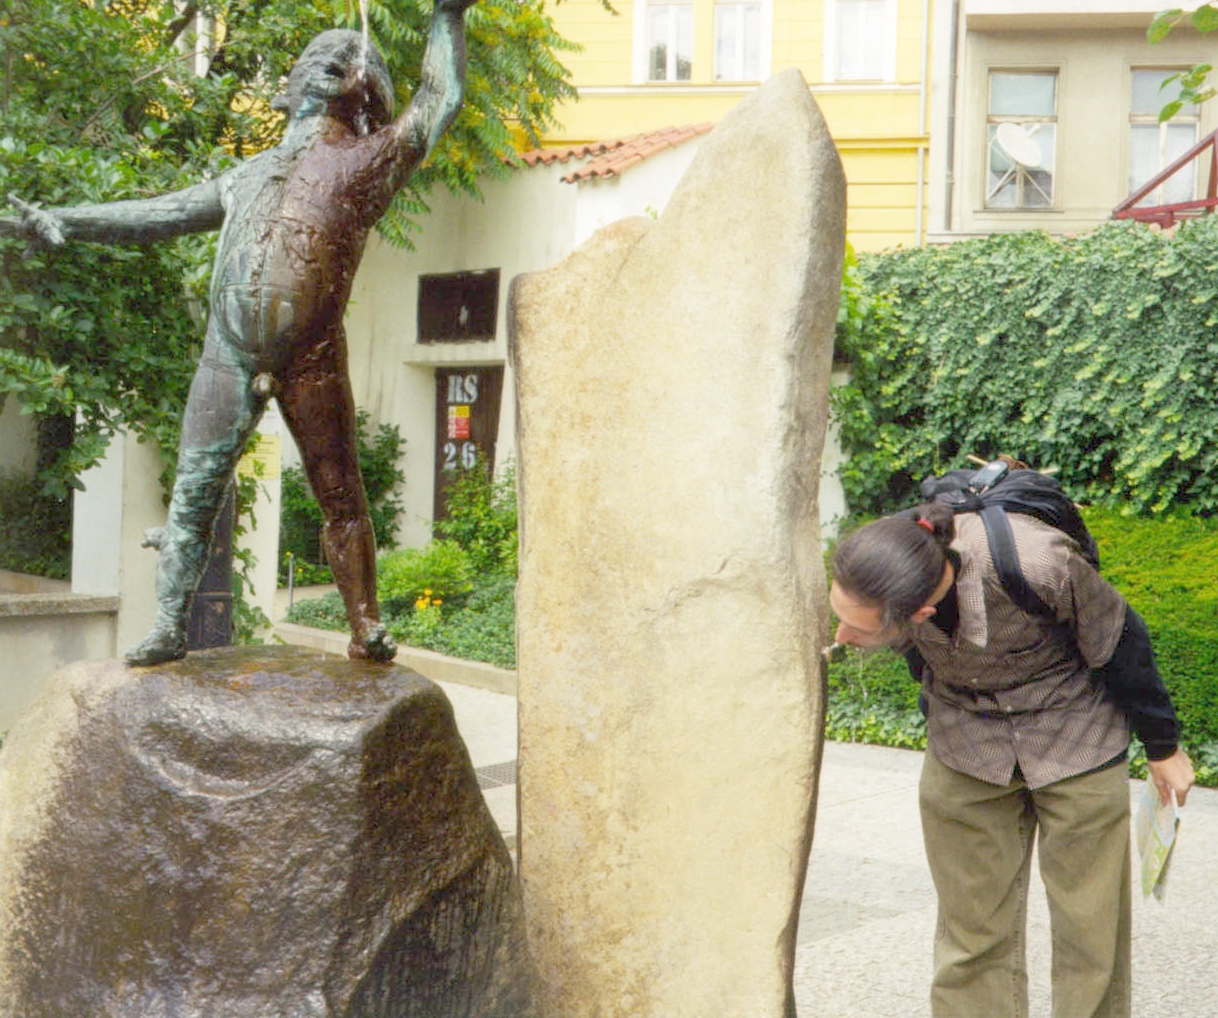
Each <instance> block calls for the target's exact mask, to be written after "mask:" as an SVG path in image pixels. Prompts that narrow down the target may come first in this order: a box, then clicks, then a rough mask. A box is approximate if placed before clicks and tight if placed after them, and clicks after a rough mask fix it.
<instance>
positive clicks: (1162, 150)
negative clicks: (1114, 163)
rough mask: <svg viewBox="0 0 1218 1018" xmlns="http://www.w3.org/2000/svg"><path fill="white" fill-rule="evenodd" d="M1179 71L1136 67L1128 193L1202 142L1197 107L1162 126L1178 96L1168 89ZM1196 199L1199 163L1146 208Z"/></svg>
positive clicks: (1156, 193)
mask: <svg viewBox="0 0 1218 1018" xmlns="http://www.w3.org/2000/svg"><path fill="white" fill-rule="evenodd" d="M1178 73H1180V72H1179V71H1178V70H1164V69H1162V68H1156V69H1153V70H1151V69H1135V70H1134V72H1133V86H1132V89H1131V92H1130V101H1129V193H1130V194H1132V193H1133V192H1134V191H1136V190H1137V189H1138V188H1139V187H1141V186H1142V185H1143V184H1145V183H1146V182H1147V181H1148V180H1150V178H1151V177H1153V176H1155V175H1156V174H1157V173H1159V172H1160V171H1161V170H1164V169H1166V168H1167V167H1168V166H1170V165H1171V164H1172V163H1174V162H1175V161H1176V160H1177V159H1179V158H1180V157H1181V156H1182V155H1184V153H1185V152H1187V151H1188V150H1189V149H1190V148H1192V147H1193V146H1194V145H1195V144H1197V129H1198V125H1199V122H1200V115H1199V114H1198V111H1197V107H1196V106H1185V107H1184V108H1183V109H1181V110H1180V112H1179V113H1177V114H1176V115H1175V116H1174V117H1172V119H1171V120H1169V121H1168V122H1167V123H1165V124H1160V123H1159V110H1161V109H1162V108H1163V107H1164V106H1166V105H1167V104H1168V103H1169V102H1171V101H1172V100H1173V99H1175V98H1177V96H1178V94H1179V91H1180V86H1179V84H1178V83H1173V84H1170V85H1168V86H1167V87H1166V88H1163V87H1162V86H1163V83H1164V81H1165V80H1166V79H1167V78H1170V77H1172V76H1173V75H1176V74H1178ZM1196 196H1197V168H1196V164H1195V163H1190V164H1189V165H1188V166H1182V167H1181V168H1180V169H1179V170H1177V171H1176V172H1175V173H1173V174H1172V175H1171V177H1170V178H1169V179H1168V180H1165V181H1164V182H1163V183H1162V184H1160V185H1159V186H1158V187H1157V188H1155V189H1154V190H1153V191H1151V192H1150V194H1148V195H1147V196H1146V197H1145V198H1143V199H1142V200H1141V201H1140V202H1138V207H1139V208H1141V207H1142V206H1144V205H1172V204H1175V203H1176V202H1182V201H1192V199H1193V198H1195V197H1196Z"/></svg>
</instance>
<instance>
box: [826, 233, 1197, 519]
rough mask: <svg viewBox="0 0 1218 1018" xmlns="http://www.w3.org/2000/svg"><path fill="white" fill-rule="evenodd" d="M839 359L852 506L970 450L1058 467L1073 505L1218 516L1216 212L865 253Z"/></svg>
mask: <svg viewBox="0 0 1218 1018" xmlns="http://www.w3.org/2000/svg"><path fill="white" fill-rule="evenodd" d="M838 353H839V355H840V356H844V357H845V358H847V359H848V360H849V363H850V371H851V378H850V381H849V382H848V383H847V384H845V385H843V386H840V387H838V388H837V389H836V390H835V393H834V397H833V398H834V412H835V415H836V417H837V420H838V423H839V424H840V428H841V438H842V445H843V449H844V451H845V452H846V454H847V455H848V457H849V459H848V461H847V462H846V463H845V465H844V467H843V469H842V472H841V477H842V482H843V485H844V487H845V489H846V496H847V501H848V503H849V506H850V509H851V511H853V512H856V513H869V514H871V515H878V514H880V513H884V512H888V511H891V510H892V509H893V508H894V507H896V506H898V505H902V504H907V503H908V500H909V499H910V498H912V496H913V494H914V492H915V483H916V481H917V480H918V479H919V478H921V477H924V476H926V475H927V474H932V473H934V474H937V473H941V472H942V471H943V470H944V469H946V468H948V467H953V466H960V465H962V464H963V462H964V457H965V455H966V454H968V453H973V454H975V455H978V456H983V457H986V458H989V457H990V456H992V455H994V454H997V453H1009V454H1012V455H1015V456H1018V457H1020V458H1021V459H1024V460H1027V461H1028V462H1030V463H1033V464H1035V465H1037V466H1041V467H1045V466H1049V465H1056V466H1058V467H1059V468H1061V476H1062V477H1063V478H1064V479H1067V480H1068V481H1069V484H1070V486H1071V488H1072V490H1073V491H1074V493H1075V497H1077V498H1080V499H1082V500H1084V501H1087V502H1094V503H1098V504H1110V505H1118V504H1119V505H1122V506H1127V507H1129V508H1131V509H1132V510H1133V511H1134V512H1136V513H1138V514H1159V513H1163V512H1166V511H1168V510H1169V509H1171V508H1173V507H1180V506H1187V508H1188V511H1190V512H1215V511H1218V484H1216V483H1215V481H1214V478H1215V476H1218V443H1215V442H1214V440H1213V437H1214V435H1215V434H1218V216H1206V217H1204V218H1203V219H1198V220H1194V221H1191V222H1188V223H1185V224H1184V225H1183V226H1182V227H1181V228H1180V230H1179V231H1178V232H1177V233H1176V234H1175V235H1174V236H1168V235H1165V234H1163V233H1154V232H1151V231H1150V230H1149V229H1147V228H1146V227H1145V226H1143V225H1140V224H1137V223H1131V222H1125V223H1113V224H1109V225H1106V226H1104V227H1102V228H1100V229H1098V230H1096V231H1095V232H1094V233H1091V234H1088V235H1086V236H1081V237H1075V238H1070V239H1067V240H1056V239H1054V238H1052V237H1050V236H1048V235H1047V234H1044V233H1039V232H1028V233H1013V234H1000V235H995V236H991V237H987V238H984V239H979V240H970V241H963V242H961V243H958V244H952V245H949V246H947V247H943V248H918V249H912V250H898V251H893V252H888V253H884V254H869V255H863V256H860V257H859V259H858V263H857V266H855V265H851V266H849V267H848V271H847V275H846V279H845V286H844V288H843V305H842V313H841V315H840V316H839V329H838Z"/></svg>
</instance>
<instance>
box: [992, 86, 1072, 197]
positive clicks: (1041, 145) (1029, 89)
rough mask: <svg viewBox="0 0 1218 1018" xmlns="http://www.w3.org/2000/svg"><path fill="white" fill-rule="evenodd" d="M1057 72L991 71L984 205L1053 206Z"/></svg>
mask: <svg viewBox="0 0 1218 1018" xmlns="http://www.w3.org/2000/svg"><path fill="white" fill-rule="evenodd" d="M1056 159H1057V73H1056V72H1055V71H991V72H990V100H989V117H988V119H987V122H986V186H985V206H986V208H991V209H1047V208H1052V206H1053V171H1054V165H1055V163H1056Z"/></svg>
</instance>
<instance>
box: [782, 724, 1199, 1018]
mask: <svg viewBox="0 0 1218 1018" xmlns="http://www.w3.org/2000/svg"><path fill="white" fill-rule="evenodd" d="M921 766H922V754H921V753H915V752H910V751H907V750H898V749H887V748H884V747H878V746H861V745H851V744H843V743H828V744H826V746H825V761H824V766H823V767H822V769H821V781H820V801H819V806H818V810H817V817H816V833H815V837H814V840H813V846H812V855H811V858H810V859H809V865H808V881H807V884H806V885H805V890H804V901H803V907H802V910H801V916H800V927H799V938H798V947H797V948H796V964H795V995H796V1002H797V1004H798V1008H799V1016H800V1018H925V1016H929V1015H930V1007H929V1004H928V1001H927V986H928V982H929V978H930V952H931V940H932V937H933V934H934V926H935V896H934V888H933V887H932V885H931V882H930V873H929V871H928V870H927V868H926V860H925V856H924V854H923V851H922V841H921V834H920V830H919V821H918V804H917V784H918V774H919V771H920V769H921ZM1143 787H1144V786H1143V783H1142V782H1140V781H1132V782H1130V796H1131V800H1132V803H1133V804H1134V806H1135V808H1136V803H1137V800H1138V798H1139V797H1140V796H1141V794H1142V789H1143ZM1134 862H1135V867H1136V863H1137V857H1136V854H1135V859H1134ZM1171 866H1172V871H1171V874H1170V879H1169V881H1168V889H1167V895H1166V898H1165V899H1164V900H1163V901H1162V902H1160V901H1158V900H1156V899H1154V898H1147V899H1144V898H1143V897H1142V894H1141V891H1140V888H1135V890H1134V908H1133V919H1134V933H1133V937H1134V939H1133V978H1134V990H1133V1015H1134V1018H1211V1016H1215V1015H1218V791H1215V790H1213V789H1200V788H1198V789H1194V790H1193V791H1192V793H1191V794H1190V796H1189V799H1188V804H1187V805H1186V806H1185V807H1184V810H1183V811H1182V814H1181V823H1180V830H1179V834H1178V841H1177V844H1176V850H1175V853H1174V856H1173V859H1172V863H1171ZM1135 873H1136V869H1135ZM1049 965H1050V959H1049V920H1048V910H1047V908H1046V905H1045V900H1044V889H1043V886H1042V885H1041V884H1040V881H1039V878H1038V877H1037V876H1036V875H1035V869H1034V876H1033V886H1032V890H1031V897H1030V901H1029V908H1028V968H1029V981H1030V1009H1031V1013H1030V1018H1049V1015H1050V999H1049ZM978 1018H984V1016H978Z"/></svg>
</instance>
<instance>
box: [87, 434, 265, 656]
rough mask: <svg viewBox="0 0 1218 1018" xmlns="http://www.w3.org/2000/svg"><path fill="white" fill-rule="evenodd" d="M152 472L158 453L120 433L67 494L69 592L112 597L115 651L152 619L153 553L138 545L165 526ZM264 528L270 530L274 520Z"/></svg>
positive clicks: (132, 641) (157, 483) (162, 504)
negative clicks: (114, 599)
mask: <svg viewBox="0 0 1218 1018" xmlns="http://www.w3.org/2000/svg"><path fill="white" fill-rule="evenodd" d="M160 473H161V457H160V453H159V451H158V450H157V449H156V448H155V447H154V446H153V445H151V444H150V443H147V442H139V441H138V440H137V439H136V438H135V437H134V436H132V435H129V434H123V433H120V434H118V435H116V436H115V437H114V438H113V439H112V440H111V442H110V448H109V449H108V450H107V452H106V456H105V458H104V459H103V460H102V462H101V463H99V464H98V465H97V466H96V467H94V468H93V469H91V470H88V471H86V472H85V473H84V474H83V475H82V476H81V481H82V483H83V484H84V486H85V489H84V491H79V492H77V493H76V494H75V495H74V501H73V510H72V592H73V593H75V594H94V595H103V596H114V595H117V596H118V599H119V608H118V617H117V621H116V623H115V625H116V629H115V635H114V645H115V647H116V648H117V649H118V650H119V651H122V650H125V649H126V648H127V647H129V646H132V645H134V644H136V643H138V642H139V641H140V640H141V639H142V638H143V637H144V634H145V633H147V632H148V630H149V629H151V628H152V623H153V620H154V619H155V618H156V591H155V587H156V561H157V553H156V552H155V551H154V550H153V549H151V548H143V547H141V546H140V545H141V542H142V541H143V537H144V532H145V531H146V530H149V529H151V528H153V527H160V526H163V525H164V523H165V517H166V507H165V495H164V491H163V489H162V488H161V483H160ZM268 523H270V525H272V526H276V527H277V525H278V520H277V519H276V520H274V521H268Z"/></svg>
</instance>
